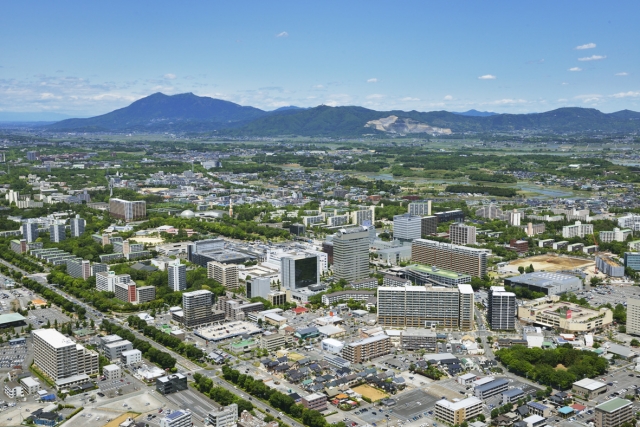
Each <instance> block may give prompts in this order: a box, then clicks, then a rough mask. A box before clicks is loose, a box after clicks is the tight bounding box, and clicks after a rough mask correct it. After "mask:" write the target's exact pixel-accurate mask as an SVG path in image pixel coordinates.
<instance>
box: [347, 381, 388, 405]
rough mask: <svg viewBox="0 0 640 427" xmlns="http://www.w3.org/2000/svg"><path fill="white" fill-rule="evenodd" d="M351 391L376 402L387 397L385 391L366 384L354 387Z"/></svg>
mask: <svg viewBox="0 0 640 427" xmlns="http://www.w3.org/2000/svg"><path fill="white" fill-rule="evenodd" d="M353 391H355V392H356V393H358V394H360V395H362V396H363V397H366V398H367V399H371V401H372V402H377V401H378V400H382V399H384V398H387V397H389V395H388V394H387V393H384V392H382V391H380V390H378V389H377V388H373V387H371V386H370V385H367V384H364V385H359V386H358V387H354V388H353Z"/></svg>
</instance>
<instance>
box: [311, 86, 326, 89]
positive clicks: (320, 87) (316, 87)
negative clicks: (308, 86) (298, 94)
mask: <svg viewBox="0 0 640 427" xmlns="http://www.w3.org/2000/svg"><path fill="white" fill-rule="evenodd" d="M313 88H314V89H324V86H323V85H315V86H314V87H313Z"/></svg>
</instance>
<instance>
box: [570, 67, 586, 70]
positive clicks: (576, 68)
mask: <svg viewBox="0 0 640 427" xmlns="http://www.w3.org/2000/svg"><path fill="white" fill-rule="evenodd" d="M567 71H582V68H580V67H571V68H569V69H568V70H567Z"/></svg>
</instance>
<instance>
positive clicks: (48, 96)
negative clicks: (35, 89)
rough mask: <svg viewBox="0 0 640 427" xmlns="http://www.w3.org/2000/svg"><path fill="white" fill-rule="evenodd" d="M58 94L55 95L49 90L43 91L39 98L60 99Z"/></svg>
mask: <svg viewBox="0 0 640 427" xmlns="http://www.w3.org/2000/svg"><path fill="white" fill-rule="evenodd" d="M60 98H61V97H60V96H55V95H54V94H52V93H50V92H44V93H41V94H40V99H42V100H46V99H60Z"/></svg>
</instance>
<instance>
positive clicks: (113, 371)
mask: <svg viewBox="0 0 640 427" xmlns="http://www.w3.org/2000/svg"><path fill="white" fill-rule="evenodd" d="M122 374H123V372H122V369H120V366H118V365H107V366H104V367H103V368H102V375H104V377H105V379H106V380H107V381H113V380H119V379H120V378H122V376H123V375H122Z"/></svg>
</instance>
